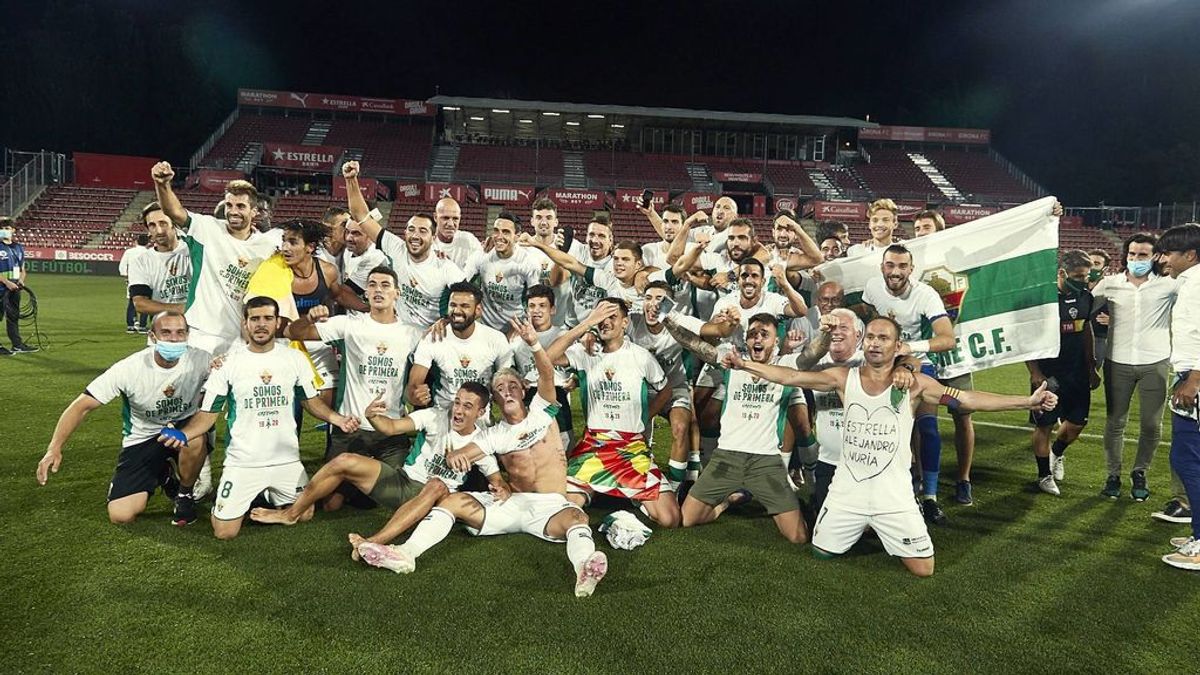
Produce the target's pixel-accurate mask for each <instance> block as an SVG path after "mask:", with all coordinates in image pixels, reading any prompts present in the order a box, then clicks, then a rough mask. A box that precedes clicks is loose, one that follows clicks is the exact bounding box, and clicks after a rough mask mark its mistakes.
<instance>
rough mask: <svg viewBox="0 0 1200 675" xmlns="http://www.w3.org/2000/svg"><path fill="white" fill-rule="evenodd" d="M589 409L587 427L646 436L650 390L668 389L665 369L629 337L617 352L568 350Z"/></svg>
mask: <svg viewBox="0 0 1200 675" xmlns="http://www.w3.org/2000/svg"><path fill="white" fill-rule="evenodd" d="M566 357H567V361H568V362H569V363H570V364H571V367H572V368H573V369H575V371H576V373H577V376H578V378H579V389H580V397H581V398H582V400H583V402H584V406H585V407H586V409H587V428H589V429H596V430H604V431H625V432H630V433H637V434H640V433H644V432H645V430H646V427H647V426H648V425H649V423H650V417H649V413H650V410H649V405H650V396H651V391H652V390H653V391H654V392H655V393H657V392H659V391H661V390H662V389H663V387H666V386H667V375H666V373H664V372H663V369H662V366H660V365H658V361H656V360H655V359H654V357H653V356H651V355H650V352H648V351H646V350H645V349H644V348H642V347H639V346H637V345H635V344H634V343H633V342H632V341H631V340H629V339H628V338H626V339H625V341H624V343H622V344H621V347H620V348H618V349H617V350H616V351H614V352H605V351H598V353H597V354H596V355H595V356H593V355H591V354H588V353H587V350H586V349H584V348H583V345H581V344H578V343H577V344H573V345H571V346H570V347H569V348H568V349H567V353H566Z"/></svg>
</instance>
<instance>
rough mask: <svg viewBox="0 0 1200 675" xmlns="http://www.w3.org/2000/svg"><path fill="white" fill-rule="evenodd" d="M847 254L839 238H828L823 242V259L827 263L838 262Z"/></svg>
mask: <svg viewBox="0 0 1200 675" xmlns="http://www.w3.org/2000/svg"><path fill="white" fill-rule="evenodd" d="M845 254H846V247H845V245H844V244H842V240H841V239H838V238H837V237H826V238H824V239H822V240H821V258H822V259H823V260H824V261H825V262H829V261H831V260H837V259H838V258H840V257H842V256H843V255H845Z"/></svg>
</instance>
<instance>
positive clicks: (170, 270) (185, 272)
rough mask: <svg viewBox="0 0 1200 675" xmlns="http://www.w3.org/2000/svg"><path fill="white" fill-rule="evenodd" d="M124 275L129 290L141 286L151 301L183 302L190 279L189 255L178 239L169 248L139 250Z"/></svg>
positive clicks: (175, 303)
mask: <svg viewBox="0 0 1200 675" xmlns="http://www.w3.org/2000/svg"><path fill="white" fill-rule="evenodd" d="M128 277H129V289H130V290H131V291H132V290H133V288H134V287H135V286H145V287H147V288H149V289H150V296H149V297H150V299H151V300H153V301H155V302H161V303H164V304H169V305H183V304H186V303H187V299H188V289H189V288H190V286H191V281H192V258H191V256H190V255H188V247H187V244H184V243H183V242H182V241H179V242H176V245H175V250H173V251H165V252H160V251H157V250H154V249H149V250H147V251H146V252H145V253H141V254H139V255H138V256H137V259H135V260H134V261H133V262H132V263H130V265H129V273H128ZM139 295H143V294H140V293H139Z"/></svg>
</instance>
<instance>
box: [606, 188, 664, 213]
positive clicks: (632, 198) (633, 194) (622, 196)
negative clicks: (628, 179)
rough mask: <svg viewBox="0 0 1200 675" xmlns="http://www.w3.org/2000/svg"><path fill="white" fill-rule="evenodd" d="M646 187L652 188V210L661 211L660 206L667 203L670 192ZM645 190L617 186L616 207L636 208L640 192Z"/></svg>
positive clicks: (640, 197) (640, 196)
mask: <svg viewBox="0 0 1200 675" xmlns="http://www.w3.org/2000/svg"><path fill="white" fill-rule="evenodd" d="M646 189H649V190H652V191H653V192H654V198H653V200H652V201H653V202H654V210H655V211H662V207H664V206H666V205H667V203H668V200H669V199H670V198H671V195H670V193H669V192H667V191H666V190H653V189H652V188H646ZM645 191H646V190H634V189H630V188H617V200H616V207H617V208H618V209H630V210H635V209H637V207H638V204H640V203H641V201H642V193H643V192H645Z"/></svg>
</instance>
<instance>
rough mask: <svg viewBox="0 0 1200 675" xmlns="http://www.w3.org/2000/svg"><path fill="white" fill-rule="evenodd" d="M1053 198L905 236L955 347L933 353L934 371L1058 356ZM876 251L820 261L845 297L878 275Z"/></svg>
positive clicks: (943, 373) (953, 372)
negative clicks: (921, 234) (942, 310)
mask: <svg viewBox="0 0 1200 675" xmlns="http://www.w3.org/2000/svg"><path fill="white" fill-rule="evenodd" d="M1054 202H1055V198H1054V197H1044V198H1042V199H1039V200H1037V201H1034V202H1029V203H1028V204H1023V205H1021V206H1017V207H1015V208H1011V209H1008V210H1007V211H1001V212H999V213H995V214H992V215H990V216H985V217H983V218H980V219H979V220H976V221H972V222H970V223H965V224H963V225H959V226H957V227H952V228H949V229H947V230H943V231H942V232H938V233H937V234H931V235H928V236H925V237H921V238H920V239H913V240H910V241H907V242H905V243H904V245H905V246H906V247H908V250H910V251H912V254H913V264H914V266H915V270H914V272H913V277H912V278H914V279H920V280H921V281H923V282H925V283H927V284H929V285H930V286H932V287H933V288H934V289H935V290H937V291H938V293H940V294H941V295H942V301H943V302H944V303H945V305H946V311H947V313H948V314H949V315H950V320H951V321H953V322H954V334H955V336H957V338H958V340H957V344H956V345H955V348H954V349H952V350H951V351H948V352H941V353H938V354H930V355H929V357H930V358H931V359H932V360H933V363H934V365H935V366H936V367H937V369H938V376H939V377H955V376H957V375H962V374H964V373H971V372H974V371H976V370H983V369H985V368H993V367H995V366H1000V365H1004V364H1006V363H1017V362H1024V361H1028V360H1030V359H1041V358H1049V357H1053V356H1057V355H1058V336H1059V326H1058V285H1057V281H1058V277H1057V274H1058V218H1057V217H1056V216H1053V215H1051V213H1050V211H1051V209H1052V208H1053V207H1054ZM880 260H881V254H880V253H878V252H873V253H867V254H864V255H861V256H858V257H855V258H850V259H842V260H835V261H833V262H828V263H825V264H823V265H820V266H819V267H817V270H818V271H820V273H821V274H822V275H823V276H824V278H825V279H826V280H830V281H836V282H838V283H840V284H841V285H842V286H843V288H845V290H846V299H847V300H846V302H847V304H848V305H852V304H854V303H855V302H857V301H856V300H855V298H858V297H861V293H862V289H863V285H864V284H865V283H866V281H867V279H870V278H872V277H875V276H879V275H880V274H882V272H881V271H880Z"/></svg>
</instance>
